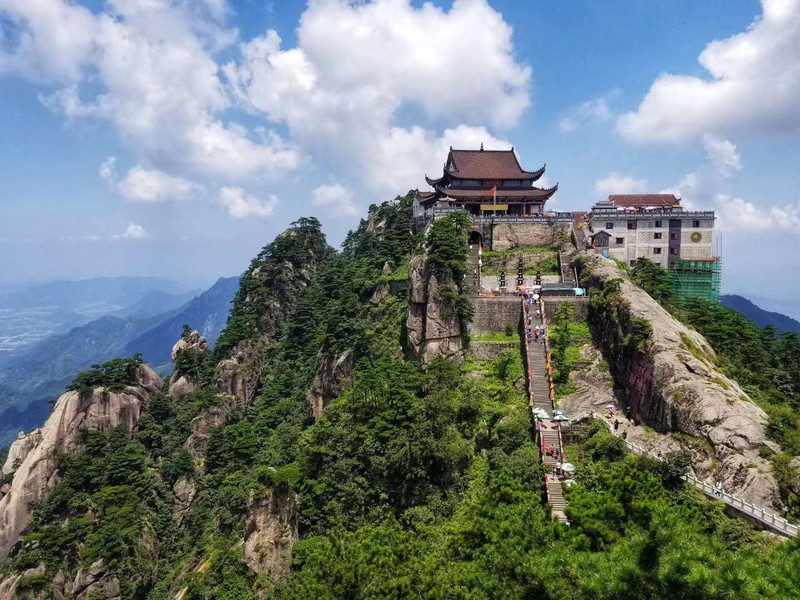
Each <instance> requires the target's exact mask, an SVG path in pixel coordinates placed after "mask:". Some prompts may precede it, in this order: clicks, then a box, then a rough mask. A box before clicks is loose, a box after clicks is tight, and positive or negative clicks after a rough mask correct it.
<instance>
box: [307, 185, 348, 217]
mask: <svg viewBox="0 0 800 600" xmlns="http://www.w3.org/2000/svg"><path fill="white" fill-rule="evenodd" d="M313 201H314V206H324V207H326V208H329V209H331V212H333V213H334V214H336V215H339V216H352V215H356V214H358V208H357V207H356V204H355V202H354V201H353V194H352V193H351V192H350V191H348V190H347V189H346V188H345V187H344V186H343V185H342V184H340V183H334V184H332V185H321V186H319V187H318V188H316V189H315V190H314V200H313Z"/></svg>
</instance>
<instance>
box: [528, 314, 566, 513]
mask: <svg viewBox="0 0 800 600" xmlns="http://www.w3.org/2000/svg"><path fill="white" fill-rule="evenodd" d="M529 310H530V311H531V322H530V328H531V329H533V328H535V327H536V325H542V324H543V323H544V320H543V319H537V318H536V305H535V304H533V305H531V307H530V309H529ZM526 322H527V321H526ZM525 344H526V351H527V352H526V353H527V355H528V389H529V391H530V394H531V400H532V403H531V409H534V408H541V409H543V410H545V411H547V414H548V415H550V416H552V414H553V408H554V407H553V401H552V399H551V397H550V378H549V375H548V372H547V351H546V348H545V345H544V343H543V338H542V337H541V336H540V338H539V340H538V341H537V340H536V338H535V336H534V337H533V339H531V336H530V334H529V330H528V329H527V327H526V331H525ZM538 431H539V447H540V450H541V456H542V463H543V464H544V466H545V472H546V473H547V476H546V478H545V485H546V487H547V500H548V502H549V503H550V507H551V510H552V511H553V514H554V515H555V516H556V517H557V518H558V519H559V520H560V521H562V522H566V521H567V516H566V515H565V514H564V508H565V507H566V505H567V501H566V499H565V498H564V490H563V487H562V485H561V482H560V481H559V480H558V479H556V478H555V477H553V476H552V473H553V466H554V465H556V464H558V463H559V462H561V460H560V458H561V456H563V448H562V443H561V435H560V432H559V429H558V425H557V423H553V422H552V421H550V420H549V419H546V420H540V421H539V427H538Z"/></svg>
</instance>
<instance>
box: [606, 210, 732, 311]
mask: <svg viewBox="0 0 800 600" xmlns="http://www.w3.org/2000/svg"><path fill="white" fill-rule="evenodd" d="M714 220H715V216H714V211H687V210H684V209H683V206H682V205H681V201H680V199H678V198H676V197H675V196H674V195H672V194H622V195H612V196H609V197H608V199H607V200H604V201H601V202H598V203H597V204H595V205H594V206H593V207H592V212H591V215H590V224H591V229H592V240H593V246H594V247H595V248H597V249H598V250H600V251H601V252H602V254H603V256H605V257H608V258H615V259H617V260H620V261H623V262H625V263H626V264H629V265H633V264H634V263H635V262H636V259H637V258H640V257H644V258H647V259H650V260H651V261H653V262H654V263H656V264H658V265H661V266H662V267H664V268H666V269H669V270H670V271H671V272H672V273H673V281H674V283H675V288H676V291H677V292H678V294H679V296H680V297H681V298H684V297H686V296H701V297H705V298H707V299H709V300H713V301H717V300H719V279H720V278H719V271H720V262H719V257H717V256H716V255H715V250H714Z"/></svg>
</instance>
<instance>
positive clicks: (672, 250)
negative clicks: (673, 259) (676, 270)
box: [669, 248, 678, 254]
mask: <svg viewBox="0 0 800 600" xmlns="http://www.w3.org/2000/svg"><path fill="white" fill-rule="evenodd" d="M669 253H670V254H677V253H678V249H677V248H670V249H669Z"/></svg>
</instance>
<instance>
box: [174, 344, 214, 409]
mask: <svg viewBox="0 0 800 600" xmlns="http://www.w3.org/2000/svg"><path fill="white" fill-rule="evenodd" d="M207 351H208V344H207V343H206V338H204V337H202V336H201V335H200V334H199V333H198V332H197V331H192V332H191V333H190V334H189V335H187V336H185V337H181V339H179V340H178V341H177V342H176V343H175V345H174V346H173V347H172V362H173V363H175V361H176V359H177V358H178V355H179V353H186V352H193V353H196V354H202V353H203V352H207ZM196 390H197V377H196V376H195V375H193V374H191V373H185V372H183V371H182V370H181V369H180V368H179V366H178V365H177V364H176V365H175V370H174V371H173V372H172V377H171V378H170V380H169V395H170V398H172V401H173V402H182V401H184V400H185V399H186V396H187V395H189V394H191V393H192V392H194V391H196Z"/></svg>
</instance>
